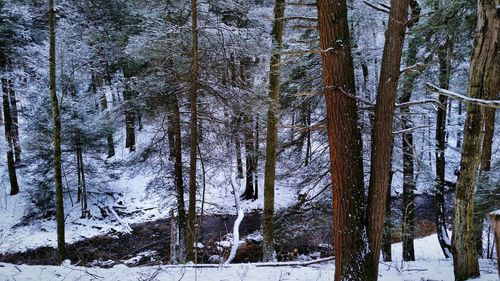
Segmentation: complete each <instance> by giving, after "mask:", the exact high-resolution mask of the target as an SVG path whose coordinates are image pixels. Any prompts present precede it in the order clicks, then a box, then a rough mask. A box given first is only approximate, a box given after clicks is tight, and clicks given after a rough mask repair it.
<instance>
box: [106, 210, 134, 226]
mask: <svg viewBox="0 0 500 281" xmlns="http://www.w3.org/2000/svg"><path fill="white" fill-rule="evenodd" d="M108 210H109V211H110V212H111V214H113V216H114V217H115V218H116V220H117V221H118V222H119V223H120V224H121V225H123V226H124V227H125V230H126V231H127V232H129V233H132V231H133V230H132V228H131V227H130V225H128V223H126V222H124V221H123V220H122V218H121V217H120V216H119V215H118V214H117V213H116V211H115V209H113V205H111V204H110V205H108Z"/></svg>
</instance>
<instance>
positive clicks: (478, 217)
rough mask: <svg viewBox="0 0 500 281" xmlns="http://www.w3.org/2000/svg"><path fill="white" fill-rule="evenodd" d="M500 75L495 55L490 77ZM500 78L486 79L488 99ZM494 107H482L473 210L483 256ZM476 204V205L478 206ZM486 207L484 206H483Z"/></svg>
mask: <svg viewBox="0 0 500 281" xmlns="http://www.w3.org/2000/svg"><path fill="white" fill-rule="evenodd" d="M498 76H500V56H498V55H497V56H496V62H495V63H494V69H493V70H492V74H491V77H498ZM499 81H500V79H490V81H487V82H488V83H487V85H486V87H487V89H486V92H487V93H489V97H488V99H490V100H494V99H498V98H499V91H500V82H499ZM495 112H496V110H495V108H485V109H484V137H483V145H482V151H481V164H480V171H479V184H478V186H477V191H476V192H477V196H476V204H478V205H479V206H480V207H478V208H476V210H475V212H474V213H475V218H474V224H475V226H474V230H475V233H474V236H475V238H476V248H477V253H478V255H479V256H480V257H482V256H483V239H482V238H483V237H482V236H483V221H484V219H485V218H486V216H485V213H486V212H487V211H488V210H487V208H489V207H491V206H483V205H485V203H484V202H481V200H484V198H483V197H482V196H480V195H483V194H484V192H485V191H487V188H486V187H487V185H488V182H489V173H490V170H491V155H492V151H493V150H492V148H493V136H494V133H495ZM478 205H476V206H478ZM485 207H486V208H485Z"/></svg>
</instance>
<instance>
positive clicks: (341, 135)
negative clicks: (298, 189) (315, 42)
mask: <svg viewBox="0 0 500 281" xmlns="http://www.w3.org/2000/svg"><path fill="white" fill-rule="evenodd" d="M317 6H318V20H319V22H318V28H319V34H320V47H321V49H322V50H325V52H323V53H322V55H321V56H322V61H323V81H324V87H325V99H326V108H327V122H328V143H329V145H330V164H331V176H332V186H333V194H332V195H333V230H334V239H333V246H334V249H335V280H337V281H339V280H367V279H368V272H367V262H368V257H369V255H368V250H367V244H366V241H367V237H366V230H365V225H364V223H365V218H364V210H363V208H362V206H364V205H365V202H364V201H365V200H364V196H365V192H364V183H363V161H362V157H361V148H362V143H361V132H360V128H359V126H358V113H357V105H356V100H355V98H354V96H355V94H356V88H355V85H354V68H353V61H352V56H351V43H350V35H349V27H348V20H347V4H346V1H345V0H335V1H332V0H319V1H318V2H317ZM384 196H385V194H384Z"/></svg>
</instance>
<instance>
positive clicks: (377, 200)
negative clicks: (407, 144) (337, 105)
mask: <svg viewBox="0 0 500 281" xmlns="http://www.w3.org/2000/svg"><path fill="white" fill-rule="evenodd" d="M408 6H409V0H399V1H398V0H391V11H390V14H389V24H388V29H387V33H386V39H385V46H384V53H383V56H382V67H381V71H380V80H379V85H378V92H377V101H376V105H375V122H374V127H373V132H372V148H371V171H370V189H369V191H368V209H367V228H368V244H369V248H370V253H371V255H372V257H371V262H370V266H369V270H370V276H369V278H370V280H377V276H378V266H379V258H380V248H381V243H382V234H383V228H384V216H385V204H386V193H387V187H388V182H389V175H390V170H391V158H392V157H391V156H392V154H391V151H392V145H393V133H392V128H393V117H394V107H395V102H396V91H397V87H398V80H399V76H400V66H401V55H402V51H403V44H404V38H405V32H406V23H407V11H408Z"/></svg>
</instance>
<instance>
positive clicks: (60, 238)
mask: <svg viewBox="0 0 500 281" xmlns="http://www.w3.org/2000/svg"><path fill="white" fill-rule="evenodd" d="M48 13H49V44H50V47H49V57H50V59H49V64H50V67H49V74H50V83H49V86H50V87H49V88H50V100H51V104H52V117H53V122H54V124H53V126H54V128H53V134H54V136H53V138H54V184H55V194H56V200H55V201H56V212H57V215H56V216H57V249H58V252H59V261H63V260H64V258H65V238H64V202H63V200H64V199H63V190H62V172H61V171H62V169H61V112H60V107H59V101H58V98H57V92H56V28H55V25H56V19H55V7H54V0H49V11H48Z"/></svg>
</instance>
